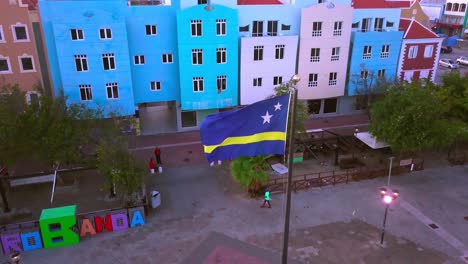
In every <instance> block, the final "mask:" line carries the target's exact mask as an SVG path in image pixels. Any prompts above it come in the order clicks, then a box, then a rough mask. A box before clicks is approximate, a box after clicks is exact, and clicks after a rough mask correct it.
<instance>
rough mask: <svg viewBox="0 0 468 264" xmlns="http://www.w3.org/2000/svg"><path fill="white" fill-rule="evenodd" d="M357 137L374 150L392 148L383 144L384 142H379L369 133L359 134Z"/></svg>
mask: <svg viewBox="0 0 468 264" xmlns="http://www.w3.org/2000/svg"><path fill="white" fill-rule="evenodd" d="M355 136H356V137H357V138H358V139H359V140H361V141H362V142H363V143H365V144H366V145H367V146H369V147H370V148H372V149H381V148H386V147H390V145H389V144H387V143H385V142H382V141H378V140H377V139H376V138H375V137H374V136H372V134H371V133H369V132H359V133H357V134H356V135H355Z"/></svg>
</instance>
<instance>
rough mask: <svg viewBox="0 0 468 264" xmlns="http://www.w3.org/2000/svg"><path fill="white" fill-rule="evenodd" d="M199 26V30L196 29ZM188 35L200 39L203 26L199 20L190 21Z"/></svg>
mask: <svg viewBox="0 0 468 264" xmlns="http://www.w3.org/2000/svg"><path fill="white" fill-rule="evenodd" d="M199 26H200V28H198V27H199ZM190 35H191V36H192V37H201V36H202V35H203V25H202V21H201V19H193V20H190Z"/></svg>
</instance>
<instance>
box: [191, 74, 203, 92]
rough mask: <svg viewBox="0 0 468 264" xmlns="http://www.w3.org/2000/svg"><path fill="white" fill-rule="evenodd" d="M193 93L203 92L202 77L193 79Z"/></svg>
mask: <svg viewBox="0 0 468 264" xmlns="http://www.w3.org/2000/svg"><path fill="white" fill-rule="evenodd" d="M192 80H193V91H194V92H203V77H193V79H192Z"/></svg>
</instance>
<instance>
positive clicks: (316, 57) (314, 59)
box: [310, 56, 320, 62]
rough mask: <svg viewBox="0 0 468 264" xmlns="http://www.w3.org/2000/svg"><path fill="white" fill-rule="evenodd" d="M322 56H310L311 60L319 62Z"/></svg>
mask: <svg viewBox="0 0 468 264" xmlns="http://www.w3.org/2000/svg"><path fill="white" fill-rule="evenodd" d="M319 61H320V56H310V62H319Z"/></svg>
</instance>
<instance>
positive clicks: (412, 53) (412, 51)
mask: <svg viewBox="0 0 468 264" xmlns="http://www.w3.org/2000/svg"><path fill="white" fill-rule="evenodd" d="M417 56H418V46H409V49H408V59H415V58H416V57H417Z"/></svg>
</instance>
